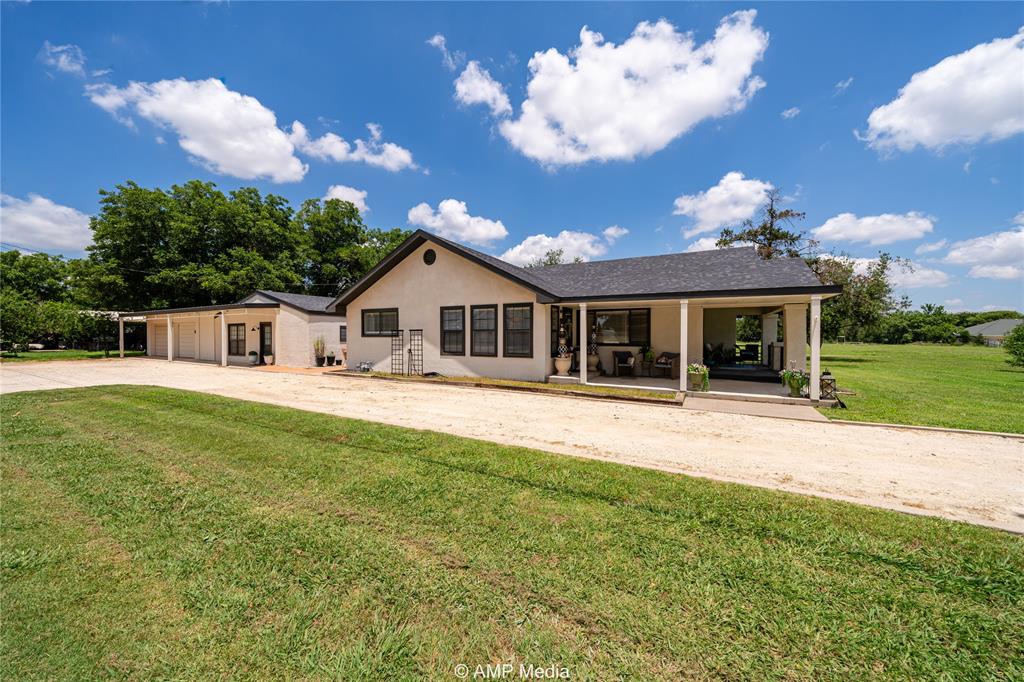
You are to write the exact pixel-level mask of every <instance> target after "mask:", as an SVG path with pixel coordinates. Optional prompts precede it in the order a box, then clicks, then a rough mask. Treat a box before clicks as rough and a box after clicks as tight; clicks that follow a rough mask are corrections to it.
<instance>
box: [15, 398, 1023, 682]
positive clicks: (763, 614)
mask: <svg viewBox="0 0 1024 682" xmlns="http://www.w3.org/2000/svg"><path fill="white" fill-rule="evenodd" d="M0 416H2V424H0V426H2V435H3V457H2V466H3V469H2V481H3V483H2V485H3V497H2V504H3V515H2V545H0V547H2V550H0V576H2V583H0V585H2V594H0V597H2V604H3V610H2V629H0V677H2V679H11V680H14V679H17V680H23V679H43V678H55V679H94V678H98V677H128V678H151V677H158V678H173V679H189V678H191V679H196V678H212V677H219V678H223V677H243V678H253V679H259V678H307V679H308V678H335V679H347V680H352V679H397V680H401V679H420V678H424V677H427V678H440V679H452V673H453V671H454V666H455V665H456V664H457V663H466V664H469V665H476V664H485V663H488V662H498V661H506V660H509V661H515V662H516V663H519V662H526V663H535V664H540V665H551V664H558V665H561V666H565V667H567V668H569V670H570V671H571V674H572V676H573V679H680V678H698V679H710V678H715V679H722V678H727V679H736V680H739V679H749V680H764V679H783V678H785V679H807V680H823V679H842V680H846V679H868V678H871V679H915V680H920V679H944V680H959V679H983V678H984V679H993V680H995V679H1006V680H1010V679H1021V678H1022V676H1024V643H1022V642H1024V640H1022V639H1021V637H1020V633H1021V631H1022V629H1024V540H1022V538H1020V537H1018V536H1014V535H1010V534H1007V533H1002V532H998V531H994V530H990V529H985V528H981V527H975V526H969V525H965V524H958V523H953V522H947V521H942V520H938V519H931V518H924V517H913V516H906V515H901V514H898V513H894V512H887V511H883V510H876V509H871V508H867V507H859V506H856V505H851V504H846V503H841V502H834V501H828V500H819V499H814V498H809V497H802V496H798V495H791V494H785V493H778V492H773V491H767V490H761V489H757V488H751V487H746V486H741V485H734V484H725V483H717V482H712V481H705V480H700V479H695V478H687V477H684V476H677V475H669V474H664V473H660V472H656V471H650V470H644V469H638V468H631V467H625V466H620V465H615V464H610V463H603V462H597V461H589V460H575V459H572V458H568V457H561V456H556V455H550V454H546V453H541V452H536V451H532V450H527V449H522V448H512V447H502V446H498V445H494V444H490V443H482V442H479V441H473V440H469V439H465V438H456V437H452V436H447V435H443V434H437V433H431V432H423V431H413V430H408V429H402V428H398V427H391V426H384V425H379V424H372V423H368V422H363V421H356V420H347V419H340V418H336V417H331V416H327V415H322V414H315V413H308V412H301V411H297V410H291V409H287V408H279V407H274V406H270V405H263V404H257V403H249V402H243V401H237V400H231V399H227V398H220V397H215V396H210V395H203V394H198V393H189V392H182V391H174V390H168V389H156V388H149V387H125V386H116V387H102V388H99V387H97V388H87V389H72V390H62V391H52V392H40V393H26V394H16V395H11V396H4V398H3V401H2V415H0ZM524 428H528V425H524Z"/></svg>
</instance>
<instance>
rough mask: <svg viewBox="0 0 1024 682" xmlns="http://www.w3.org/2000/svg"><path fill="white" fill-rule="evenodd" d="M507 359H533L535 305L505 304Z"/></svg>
mask: <svg viewBox="0 0 1024 682" xmlns="http://www.w3.org/2000/svg"><path fill="white" fill-rule="evenodd" d="M505 357H506V358H532V357H533V304H532V303H506V304H505Z"/></svg>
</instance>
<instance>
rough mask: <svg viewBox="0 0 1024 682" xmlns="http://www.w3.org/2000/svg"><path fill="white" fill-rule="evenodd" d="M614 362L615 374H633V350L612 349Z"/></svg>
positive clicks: (629, 375)
mask: <svg viewBox="0 0 1024 682" xmlns="http://www.w3.org/2000/svg"><path fill="white" fill-rule="evenodd" d="M612 363H613V365H614V366H615V376H628V377H631V376H633V370H634V360H633V353H632V352H630V351H628V350H616V351H612Z"/></svg>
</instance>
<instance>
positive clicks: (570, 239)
mask: <svg viewBox="0 0 1024 682" xmlns="http://www.w3.org/2000/svg"><path fill="white" fill-rule="evenodd" d="M558 249H561V250H562V253H563V256H564V257H565V259H566V260H567V261H573V260H575V259H577V258H579V259H580V260H585V261H588V260H590V259H591V258H598V257H600V256H603V255H604V254H605V253H607V252H608V246H607V244H605V242H603V241H602V240H601V238H600V237H598V236H597V235H596V234H591V233H589V232H576V231H573V230H562V231H561V232H559V233H558V234H556V235H555V236H554V237H551V236H549V235H546V234H535V235H531V236H529V237H527V238H526V239H524V240H523V241H521V242H520V243H518V244H516V245H515V246H513V247H512V248H510V249H509V250H507V251H506V252H505V253H503V254H501V259H502V260H503V261H506V262H509V263H512V264H513V265H527V264H528V263H532V262H533V261H535V260H537V259H539V258H543V257H544V256H545V255H546V254H547V252H548V251H555V250H558Z"/></svg>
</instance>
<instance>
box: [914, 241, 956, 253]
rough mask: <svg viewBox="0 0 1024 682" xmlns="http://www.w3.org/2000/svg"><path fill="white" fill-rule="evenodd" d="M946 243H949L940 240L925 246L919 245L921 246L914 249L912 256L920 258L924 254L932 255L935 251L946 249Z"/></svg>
mask: <svg viewBox="0 0 1024 682" xmlns="http://www.w3.org/2000/svg"><path fill="white" fill-rule="evenodd" d="M948 243H949V242H947V241H946V240H945V239H940V240H939V241H937V242H929V243H927V244H921V246H919V247H917V248H916V249H914V255H917V256H921V255H923V254H926V253H933V252H935V251H941V250H942V249H944V248H946V244H948Z"/></svg>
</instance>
